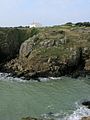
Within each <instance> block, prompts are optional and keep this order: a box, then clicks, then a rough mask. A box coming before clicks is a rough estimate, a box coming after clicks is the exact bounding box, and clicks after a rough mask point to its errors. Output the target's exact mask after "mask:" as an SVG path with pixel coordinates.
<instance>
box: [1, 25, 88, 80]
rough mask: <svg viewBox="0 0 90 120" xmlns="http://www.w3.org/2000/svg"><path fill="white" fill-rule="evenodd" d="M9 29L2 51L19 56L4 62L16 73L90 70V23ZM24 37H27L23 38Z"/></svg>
mask: <svg viewBox="0 0 90 120" xmlns="http://www.w3.org/2000/svg"><path fill="white" fill-rule="evenodd" d="M20 32H21V30H20V29H15V30H13V31H11V32H8V34H7V35H6V36H4V35H1V36H4V37H6V38H3V39H4V41H5V40H6V41H5V42H4V43H3V44H2V46H3V47H1V46H0V50H1V53H2V54H1V53H0V54H1V55H0V56H2V55H4V54H5V55H7V56H9V57H10V56H13V55H16V54H18V57H17V58H15V59H12V60H11V61H9V62H8V63H6V64H5V65H4V69H7V70H11V71H14V72H15V73H16V74H17V75H18V76H22V75H23V76H25V77H28V78H30V77H38V76H42V77H47V76H55V77H57V76H62V75H72V76H73V77H78V76H79V75H80V74H81V72H80V71H83V72H87V73H89V71H90V27H84V26H83V27H78V26H54V27H45V28H38V29H36V28H33V29H32V30H31V29H29V28H28V30H27V29H24V32H21V33H22V36H23V37H20ZM25 39H27V40H25ZM23 41H24V42H23Z"/></svg>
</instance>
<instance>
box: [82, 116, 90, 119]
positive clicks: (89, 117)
mask: <svg viewBox="0 0 90 120" xmlns="http://www.w3.org/2000/svg"><path fill="white" fill-rule="evenodd" d="M81 120H90V116H88V117H82V119H81Z"/></svg>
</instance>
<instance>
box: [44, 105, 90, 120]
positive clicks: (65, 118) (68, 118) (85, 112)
mask: <svg viewBox="0 0 90 120" xmlns="http://www.w3.org/2000/svg"><path fill="white" fill-rule="evenodd" d="M42 116H43V118H44V119H49V118H54V119H55V120H81V118H82V117H85V116H90V109H88V108H86V107H85V106H82V105H80V106H79V105H78V107H77V109H76V110H75V111H73V112H72V114H67V113H63V112H60V113H52V112H50V113H47V114H43V115H42Z"/></svg>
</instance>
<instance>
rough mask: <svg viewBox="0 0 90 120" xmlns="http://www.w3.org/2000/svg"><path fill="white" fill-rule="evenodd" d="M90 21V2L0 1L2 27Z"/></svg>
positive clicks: (83, 0)
mask: <svg viewBox="0 0 90 120" xmlns="http://www.w3.org/2000/svg"><path fill="white" fill-rule="evenodd" d="M33 20H34V21H35V22H40V23H41V24H43V25H55V24H62V23H66V22H79V21H90V0H0V26H19V25H29V24H30V23H31V22H33Z"/></svg>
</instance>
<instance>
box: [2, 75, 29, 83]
mask: <svg viewBox="0 0 90 120" xmlns="http://www.w3.org/2000/svg"><path fill="white" fill-rule="evenodd" d="M0 80H2V81H11V82H13V81H17V82H28V81H27V80H23V79H22V78H17V77H15V78H14V77H11V74H10V73H0Z"/></svg>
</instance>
